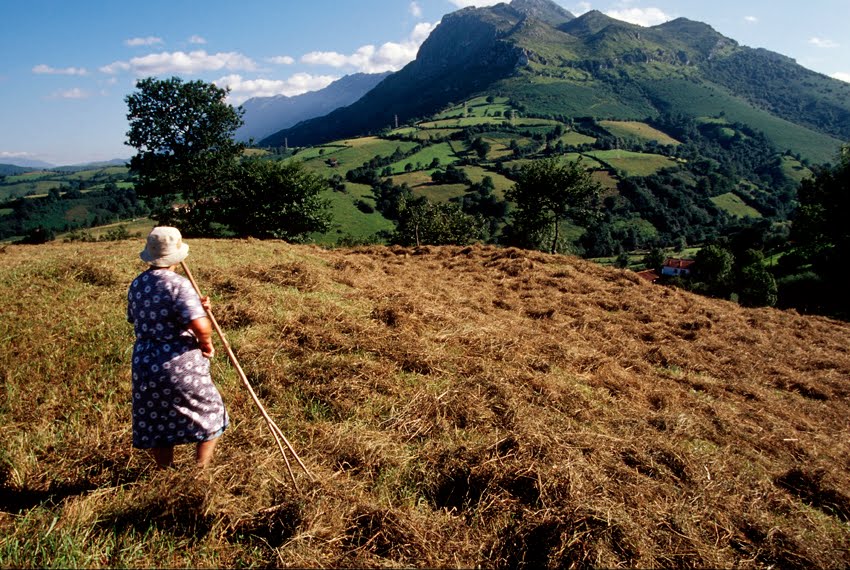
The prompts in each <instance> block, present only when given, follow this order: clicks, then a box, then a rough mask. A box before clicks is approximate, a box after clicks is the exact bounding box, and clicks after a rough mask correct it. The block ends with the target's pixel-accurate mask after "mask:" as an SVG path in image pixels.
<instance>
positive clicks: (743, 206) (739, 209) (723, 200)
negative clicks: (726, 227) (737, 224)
mask: <svg viewBox="0 0 850 570" xmlns="http://www.w3.org/2000/svg"><path fill="white" fill-rule="evenodd" d="M711 201H712V202H713V203H714V205H715V206H717V207H718V208H720V209H721V210H723V211H725V212H726V213H728V214H729V215H730V216H735V217H736V218H746V217H750V218H761V217H762V214H761V212H759V211H758V210H756V209H755V208H753V207H752V206H749V205H747V203H746V202H744V201H743V200H742V199H741V197H740V196H738V195H737V194H735V193H734V192H727V193H726V194H720V195H719V196H714V197H713V198H711Z"/></svg>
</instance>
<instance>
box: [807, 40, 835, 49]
mask: <svg viewBox="0 0 850 570" xmlns="http://www.w3.org/2000/svg"><path fill="white" fill-rule="evenodd" d="M809 43H810V44H811V45H813V46H815V47H817V48H837V47H839V46H838V42H834V41H832V40H828V39H825V38H817V37H815V38H810V39H809Z"/></svg>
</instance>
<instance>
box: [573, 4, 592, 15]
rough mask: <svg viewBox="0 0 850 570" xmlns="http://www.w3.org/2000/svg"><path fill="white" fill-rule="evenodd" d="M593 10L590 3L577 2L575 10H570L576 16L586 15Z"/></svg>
mask: <svg viewBox="0 0 850 570" xmlns="http://www.w3.org/2000/svg"><path fill="white" fill-rule="evenodd" d="M592 9H593V6H591V5H590V2H579V3H578V4H577V5H576V7H575V8H573V9H572V10H570V11H571V12H572V13H573V14H575V15H576V16H581V15H582V14H586V13H588V12H590V11H591V10H592Z"/></svg>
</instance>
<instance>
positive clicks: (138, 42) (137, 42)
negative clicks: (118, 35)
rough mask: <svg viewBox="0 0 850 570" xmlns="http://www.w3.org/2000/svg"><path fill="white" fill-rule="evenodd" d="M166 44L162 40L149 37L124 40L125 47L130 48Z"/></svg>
mask: <svg viewBox="0 0 850 570" xmlns="http://www.w3.org/2000/svg"><path fill="white" fill-rule="evenodd" d="M161 43H164V42H163V41H162V38H158V37H156V36H148V37H146V38H130V39H129V40H124V45H126V46H130V47H139V46H155V45H159V44H161Z"/></svg>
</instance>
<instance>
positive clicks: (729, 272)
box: [693, 244, 735, 298]
mask: <svg viewBox="0 0 850 570" xmlns="http://www.w3.org/2000/svg"><path fill="white" fill-rule="evenodd" d="M734 266H735V256H734V255H732V252H730V251H729V250H728V249H726V248H724V247H722V246H719V245H715V244H712V245H707V246H705V247H704V248H702V249H700V250H699V251H698V252H697V255H696V259H695V263H694V281H696V282H698V283H699V284H695V286H694V287H693V288H694V289H695V290H696V291H698V292H700V293H705V294H707V295H711V296H713V297H720V298H727V297H729V295H730V293H731V292H732V285H733V281H734V273H733V269H734Z"/></svg>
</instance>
